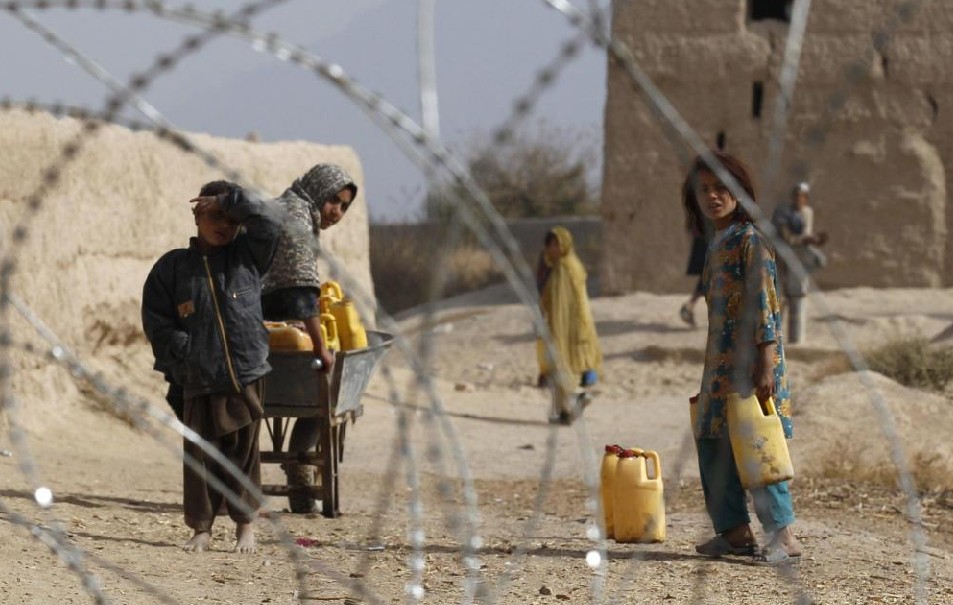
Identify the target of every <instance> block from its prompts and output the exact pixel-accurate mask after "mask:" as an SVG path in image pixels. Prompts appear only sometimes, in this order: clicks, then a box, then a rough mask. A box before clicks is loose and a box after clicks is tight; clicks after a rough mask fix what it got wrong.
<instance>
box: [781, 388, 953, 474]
mask: <svg viewBox="0 0 953 605" xmlns="http://www.w3.org/2000/svg"><path fill="white" fill-rule="evenodd" d="M872 395H874V396H878V397H879V398H880V399H881V401H883V402H884V403H885V408H886V409H885V410H884V412H885V414H884V413H882V412H881V410H879V409H877V408H876V407H875V405H874V403H873V399H872ZM951 405H953V403H951V402H950V401H948V400H947V399H946V398H944V397H943V396H941V395H937V394H933V393H927V392H923V391H918V390H915V389H909V388H907V387H904V386H902V385H899V384H897V383H896V382H894V381H892V380H890V379H889V378H886V377H885V376H882V375H881V374H877V373H875V372H864V373H862V374H859V373H853V372H852V373H848V374H841V375H838V376H832V377H830V378H826V379H824V380H822V381H821V382H820V383H818V384H816V385H814V386H811V387H809V388H807V389H805V390H804V391H803V392H802V393H801V394H800V395H799V396H798V397H797V399H796V410H795V415H796V417H795V431H796V434H795V437H796V438H795V439H794V440H793V441H792V442H791V443H792V455H793V456H794V459H795V468H796V469H798V470H799V471H800V472H802V473H805V474H810V475H819V476H845V477H847V476H851V477H855V478H856V479H858V480H861V479H865V478H876V479H884V478H889V477H891V476H893V475H895V474H896V465H895V464H894V462H893V461H892V456H893V449H894V447H893V445H892V444H894V443H899V445H900V446H902V449H903V451H904V452H905V456H906V463H907V464H908V465H909V467H908V468H910V470H911V471H912V472H913V473H914V474H915V475H916V476H917V477H918V479H919V480H920V481H921V483H922V484H924V485H928V486H930V487H936V488H940V487H943V488H948V487H950V486H953V444H951V443H950V442H949V440H948V439H945V438H941V437H945V436H947V435H951V434H953V417H951V415H950V413H949V411H950V407H951Z"/></svg>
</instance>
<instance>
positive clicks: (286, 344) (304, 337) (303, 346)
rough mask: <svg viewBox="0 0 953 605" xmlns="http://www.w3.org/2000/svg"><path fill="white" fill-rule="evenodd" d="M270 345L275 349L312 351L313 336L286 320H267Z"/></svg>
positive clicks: (266, 326)
mask: <svg viewBox="0 0 953 605" xmlns="http://www.w3.org/2000/svg"><path fill="white" fill-rule="evenodd" d="M265 329H266V330H268V347H269V348H270V349H272V350H273V351H310V350H311V349H312V348H314V345H313V344H312V343H311V337H310V336H308V333H307V332H305V331H304V330H302V329H300V328H297V327H295V326H292V325H290V324H288V323H287V322H284V321H266V322H265Z"/></svg>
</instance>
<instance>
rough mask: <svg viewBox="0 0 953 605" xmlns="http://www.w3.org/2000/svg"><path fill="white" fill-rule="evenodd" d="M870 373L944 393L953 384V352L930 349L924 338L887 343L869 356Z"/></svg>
mask: <svg viewBox="0 0 953 605" xmlns="http://www.w3.org/2000/svg"><path fill="white" fill-rule="evenodd" d="M867 364H868V365H869V366H870V369H871V370H873V371H875V372H879V373H880V374H883V375H884V376H887V377H888V378H891V379H893V380H895V381H897V382H899V383H900V384H902V385H904V386H908V387H911V388H916V389H925V390H930V391H938V392H943V390H944V389H946V386H947V384H949V383H950V381H951V380H953V348H949V347H936V346H931V345H930V342H929V341H928V340H927V339H926V338H923V337H920V336H917V337H910V338H902V339H898V340H894V341H891V342H888V343H887V344H885V345H884V346H882V347H880V348H878V349H875V350H873V351H870V352H869V353H868V354H867Z"/></svg>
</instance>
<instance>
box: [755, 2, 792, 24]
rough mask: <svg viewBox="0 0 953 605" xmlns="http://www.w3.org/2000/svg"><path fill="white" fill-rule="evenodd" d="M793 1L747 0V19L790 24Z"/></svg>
mask: <svg viewBox="0 0 953 605" xmlns="http://www.w3.org/2000/svg"><path fill="white" fill-rule="evenodd" d="M793 5H794V0H748V18H749V19H751V20H752V21H764V20H766V19H772V20H774V21H783V22H785V23H790V22H791V9H792V7H793Z"/></svg>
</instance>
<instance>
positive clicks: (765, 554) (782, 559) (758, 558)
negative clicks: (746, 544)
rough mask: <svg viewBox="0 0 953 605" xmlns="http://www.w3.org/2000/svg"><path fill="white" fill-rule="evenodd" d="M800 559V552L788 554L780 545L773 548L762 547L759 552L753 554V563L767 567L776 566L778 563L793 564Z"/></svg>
mask: <svg viewBox="0 0 953 605" xmlns="http://www.w3.org/2000/svg"><path fill="white" fill-rule="evenodd" d="M800 561H801V553H797V554H793V555H789V554H788V553H787V551H786V550H784V549H783V548H781V547H780V546H777V547H774V548H762V549H761V551H760V552H758V553H757V554H755V555H754V564H755V565H764V566H767V567H777V566H779V565H793V564H795V563H799V562H800Z"/></svg>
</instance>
